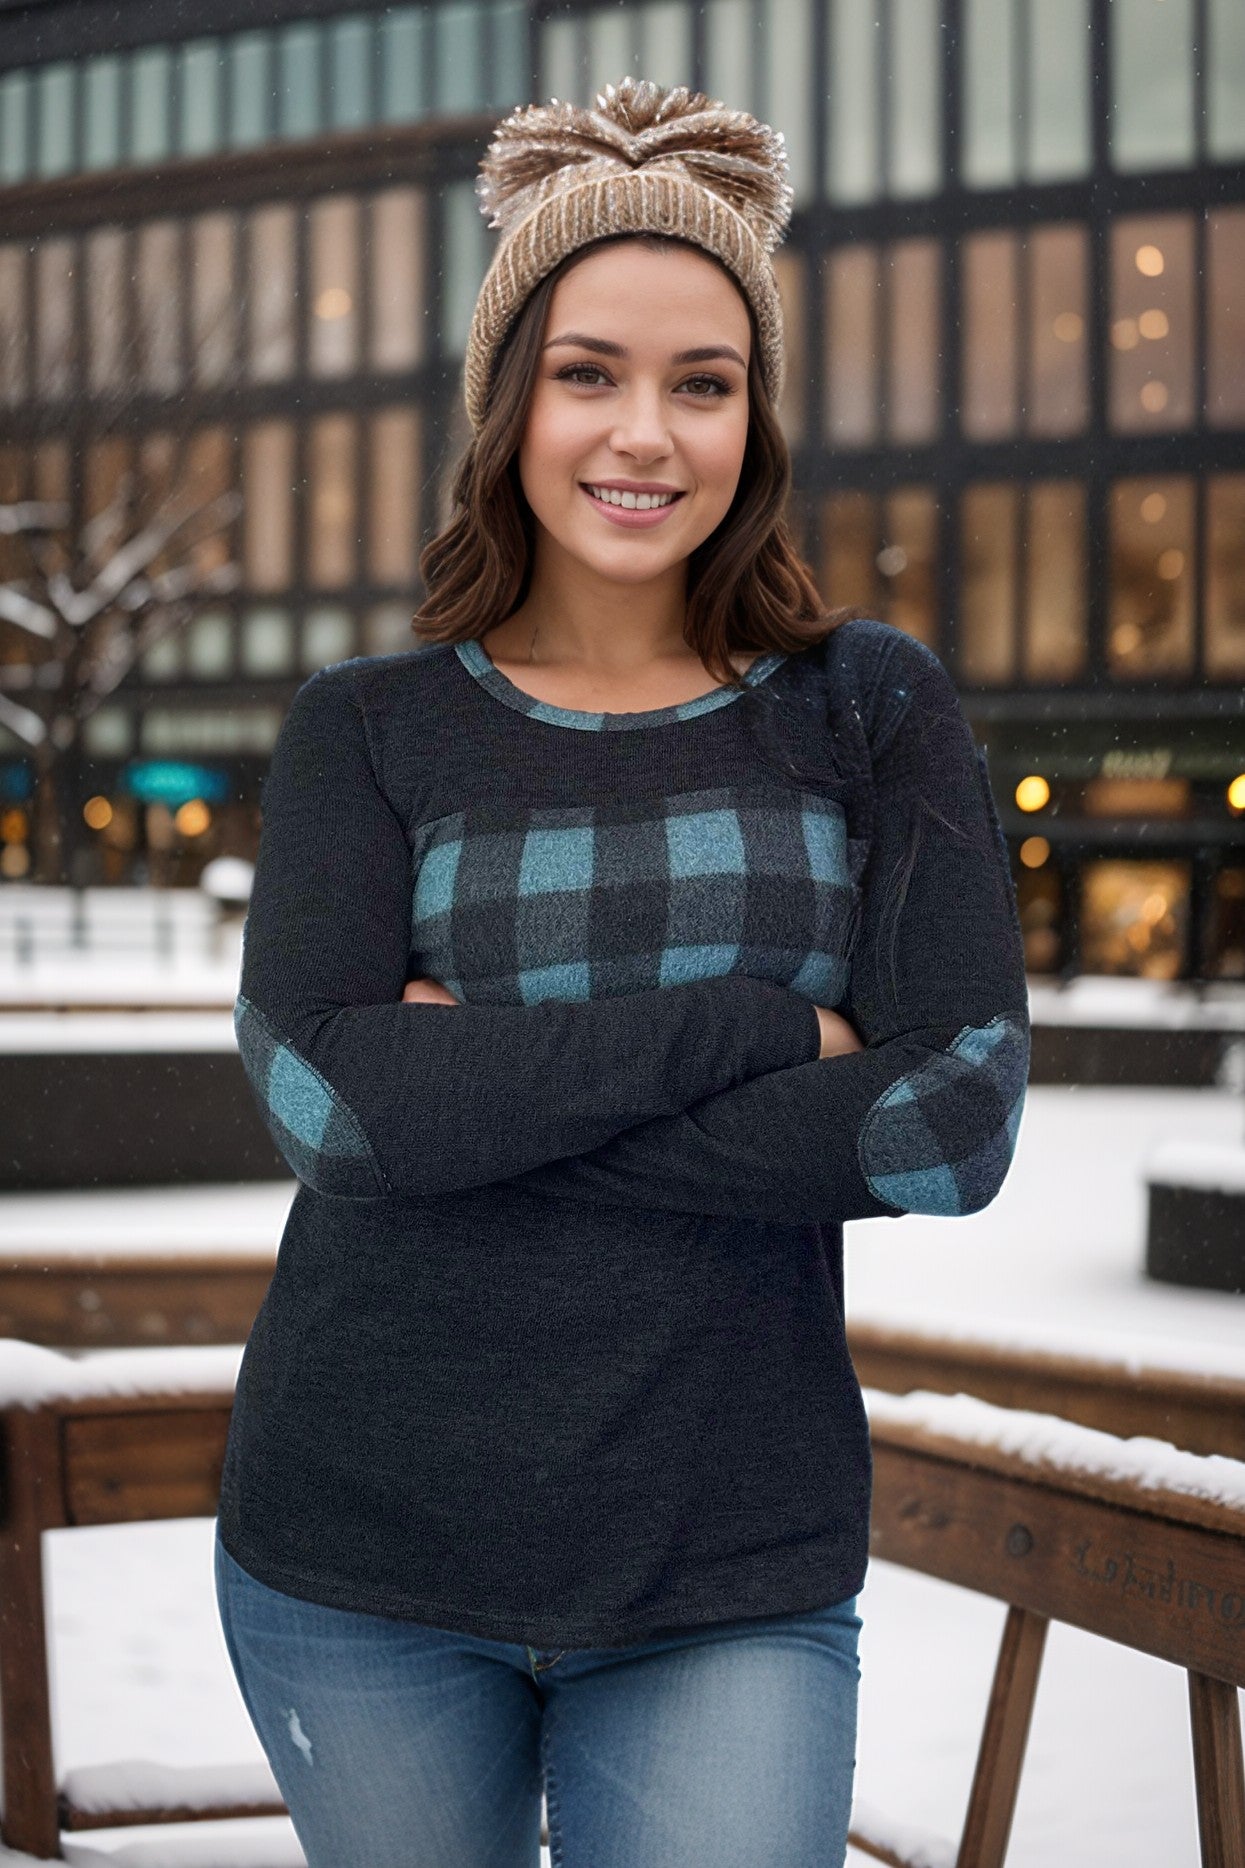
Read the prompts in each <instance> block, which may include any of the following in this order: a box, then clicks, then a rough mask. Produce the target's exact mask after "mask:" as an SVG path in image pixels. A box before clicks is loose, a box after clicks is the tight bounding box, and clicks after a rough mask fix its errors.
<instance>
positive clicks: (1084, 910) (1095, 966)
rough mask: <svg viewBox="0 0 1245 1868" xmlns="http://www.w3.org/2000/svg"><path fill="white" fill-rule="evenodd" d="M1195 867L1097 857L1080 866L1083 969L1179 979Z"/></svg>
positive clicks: (1095, 971) (1182, 863)
mask: <svg viewBox="0 0 1245 1868" xmlns="http://www.w3.org/2000/svg"><path fill="white" fill-rule="evenodd" d="M1189 882H1190V865H1189V864H1188V863H1184V862H1167V863H1165V862H1136V861H1130V860H1127V859H1123V858H1120V857H1113V856H1109V857H1098V858H1096V859H1094V860H1092V861H1090V862H1085V863H1082V864H1081V970H1082V971H1083V972H1085V973H1121V974H1131V975H1134V976H1137V977H1140V978H1143V979H1178V978H1179V977H1180V976H1181V974H1182V973H1183V972H1184V970H1185V966H1184V956H1185V947H1186V943H1187V941H1188V934H1189V925H1188V924H1189Z"/></svg>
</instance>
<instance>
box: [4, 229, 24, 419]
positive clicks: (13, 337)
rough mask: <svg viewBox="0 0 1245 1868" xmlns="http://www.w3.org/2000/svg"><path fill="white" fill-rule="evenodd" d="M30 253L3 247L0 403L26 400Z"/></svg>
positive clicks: (20, 249)
mask: <svg viewBox="0 0 1245 1868" xmlns="http://www.w3.org/2000/svg"><path fill="white" fill-rule="evenodd" d="M26 267H27V249H26V248H25V247H23V246H18V245H17V243H16V242H15V241H13V242H10V243H9V244H8V245H7V246H0V403H7V404H8V405H9V407H12V406H13V405H14V404H15V403H18V402H22V401H24V400H25V397H26V393H27V389H26V371H27V358H28V351H29V342H28V329H29V326H28V320H27V317H26Z"/></svg>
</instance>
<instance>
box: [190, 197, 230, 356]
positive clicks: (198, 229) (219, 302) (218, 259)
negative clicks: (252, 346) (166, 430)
mask: <svg viewBox="0 0 1245 1868" xmlns="http://www.w3.org/2000/svg"><path fill="white" fill-rule="evenodd" d="M235 228H236V222H235V220H234V216H233V215H232V214H226V213H218V214H200V215H198V216H197V217H196V219H195V220H193V221H192V222H191V223H190V280H189V291H190V342H191V362H192V368H193V373H194V375H195V377H196V378H197V380H198V381H199V382H200V383H223V382H227V381H228V380H229V379H230V377H231V376H232V375H233V373H234V368H235V364H234V359H235V356H236V354H237V341H238V329H237V323H238V314H237V303H238V288H237V264H236V261H235V258H234V234H235Z"/></svg>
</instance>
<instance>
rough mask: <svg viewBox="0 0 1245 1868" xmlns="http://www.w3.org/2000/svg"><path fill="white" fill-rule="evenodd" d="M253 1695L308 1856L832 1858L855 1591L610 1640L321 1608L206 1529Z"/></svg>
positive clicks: (506, 1862) (482, 1860) (790, 1866)
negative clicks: (632, 1641) (484, 1633)
mask: <svg viewBox="0 0 1245 1868" xmlns="http://www.w3.org/2000/svg"><path fill="white" fill-rule="evenodd" d="M215 1577H216V1593H217V1602H218V1605H219V1609H220V1617H221V1625H222V1628H223V1630H224V1635H225V1642H226V1646H227V1648H228V1650H229V1656H230V1660H231V1662H232V1664H233V1669H234V1672H235V1674H236V1676H237V1680H238V1684H239V1686H240V1688H241V1691H242V1697H243V1699H244V1701H245V1703H246V1707H247V1711H248V1712H249V1714H250V1717H251V1721H252V1723H253V1725H254V1727H255V1730H256V1732H257V1734H258V1736H259V1740H260V1743H261V1745H262V1746H263V1748H264V1751H265V1752H266V1754H267V1756H268V1760H269V1763H270V1764H271V1766H272V1771H273V1775H274V1776H275V1777H276V1780H277V1783H278V1785H279V1786H280V1789H281V1794H282V1796H283V1797H284V1799H285V1803H286V1807H287V1808H288V1810H289V1812H290V1817H291V1820H292V1822H293V1825H294V1831H295V1834H296V1835H297V1837H298V1840H299V1842H300V1844H301V1846H302V1849H303V1852H304V1854H305V1855H306V1857H307V1861H308V1864H309V1868H538V1863H539V1860H540V1814H541V1793H542V1790H543V1792H544V1797H545V1803H546V1806H547V1810H548V1817H549V1848H550V1856H551V1860H552V1863H553V1868H762V1864H764V1868H843V1862H844V1859H845V1856H846V1852H847V1824H848V1817H849V1814H850V1809H851V1794H852V1778H853V1773H854V1769H855V1749H856V1700H857V1685H858V1681H859V1677H860V1669H859V1661H858V1659H857V1641H858V1637H859V1633H860V1627H861V1622H860V1618H859V1616H858V1615H857V1613H856V1603H855V1599H854V1598H852V1599H850V1600H848V1601H846V1602H841V1603H838V1604H836V1605H835V1606H834V1607H830V1608H821V1609H812V1610H809V1611H806V1612H804V1613H800V1614H795V1615H775V1616H766V1617H762V1618H760V1619H749V1620H746V1621H738V1622H717V1623H712V1624H709V1625H707V1626H703V1627H699V1628H688V1629H684V1630H681V1631H680V1632H679V1633H677V1634H670V1635H664V1636H662V1637H660V1638H658V1639H656V1640H652V1641H644V1642H640V1643H638V1644H636V1645H634V1646H630V1647H622V1648H566V1649H563V1650H560V1651H554V1650H548V1649H541V1648H531V1647H526V1646H523V1645H520V1644H516V1643H512V1642H507V1641H492V1640H486V1639H484V1638H483V1637H480V1636H477V1635H469V1634H456V1633H453V1632H451V1631H449V1630H447V1629H442V1628H435V1627H430V1626H427V1625H426V1624H424V1623H422V1622H412V1621H403V1620H395V1619H392V1618H390V1617H388V1616H382V1615H364V1614H356V1613H354V1612H352V1611H348V1610H344V1609H334V1608H325V1607H322V1606H321V1605H320V1604H318V1603H314V1602H306V1601H303V1600H302V1599H301V1598H298V1597H294V1596H288V1595H285V1594H284V1593H283V1592H280V1591H278V1590H275V1589H272V1588H270V1587H269V1586H268V1585H267V1584H265V1583H261V1582H259V1581H258V1580H257V1579H256V1578H255V1577H253V1576H251V1575H250V1573H249V1572H248V1571H246V1570H244V1569H242V1568H241V1567H240V1566H239V1565H238V1564H237V1563H236V1562H235V1561H234V1559H233V1558H232V1557H231V1556H230V1555H229V1554H228V1552H227V1551H226V1550H225V1548H224V1546H223V1545H222V1544H221V1542H220V1540H219V1537H218V1538H217V1540H216V1547H215Z"/></svg>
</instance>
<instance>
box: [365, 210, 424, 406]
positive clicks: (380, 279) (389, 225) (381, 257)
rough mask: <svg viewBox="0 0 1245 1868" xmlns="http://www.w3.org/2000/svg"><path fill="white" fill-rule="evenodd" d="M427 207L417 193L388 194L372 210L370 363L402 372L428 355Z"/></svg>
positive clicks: (380, 368) (379, 368) (369, 248)
mask: <svg viewBox="0 0 1245 1868" xmlns="http://www.w3.org/2000/svg"><path fill="white" fill-rule="evenodd" d="M424 203H425V197H424V193H423V190H422V189H419V188H386V189H384V190H383V191H382V192H381V193H380V194H378V195H374V196H373V198H372V204H371V235H370V238H369V241H368V252H369V257H370V261H371V268H372V305H371V317H372V332H371V344H370V349H371V362H372V364H373V366H374V367H375V368H376V369H378V370H404V369H409V368H410V367H411V366H412V365H413V364H416V363H418V362H420V361H421V359H422V358H423V355H424V344H425V328H426V324H427V315H428V309H427V302H426V286H425V282H424V237H425V235H424Z"/></svg>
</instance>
